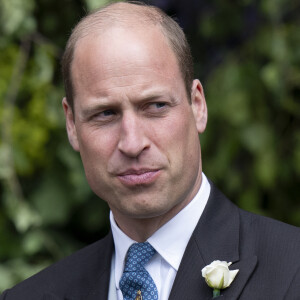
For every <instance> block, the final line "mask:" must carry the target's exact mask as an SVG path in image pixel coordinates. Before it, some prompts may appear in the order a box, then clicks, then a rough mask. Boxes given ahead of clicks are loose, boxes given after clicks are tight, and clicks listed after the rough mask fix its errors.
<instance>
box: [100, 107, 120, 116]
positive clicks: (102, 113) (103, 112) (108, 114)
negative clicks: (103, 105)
mask: <svg viewBox="0 0 300 300" xmlns="http://www.w3.org/2000/svg"><path fill="white" fill-rule="evenodd" d="M115 114H116V113H115V112H114V111H113V110H112V109H107V110H104V111H102V112H100V113H99V116H101V117H102V116H103V117H110V116H112V115H115Z"/></svg>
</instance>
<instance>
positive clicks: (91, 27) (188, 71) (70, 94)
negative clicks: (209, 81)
mask: <svg viewBox="0 0 300 300" xmlns="http://www.w3.org/2000/svg"><path fill="white" fill-rule="evenodd" d="M113 26H119V27H125V28H127V29H128V30H135V28H139V29H141V28H142V27H144V30H145V34H147V28H149V27H150V26H157V27H159V29H160V31H161V32H162V34H163V35H164V37H165V38H166V40H167V43H168V45H169V46H170V48H171V49H172V51H173V52H174V54H175V57H176V59H177V62H178V66H179V69H180V72H181V75H182V78H183V81H184V83H185V87H186V91H187V95H188V97H189V96H190V91H191V86H192V81H193V62H192V56H191V51H190V48H189V45H188V43H187V40H186V38H185V35H184V33H183V31H182V29H181V28H180V26H179V25H178V24H177V23H176V22H175V21H174V20H173V19H172V18H170V17H169V16H167V15H166V14H165V13H164V12H163V11H161V10H160V9H158V8H157V7H153V6H147V5H144V4H141V3H124V2H121V3H120V2H119V3H114V4H110V5H108V6H106V7H104V8H102V9H100V10H97V11H95V12H93V13H91V14H89V15H87V16H86V17H84V18H83V19H82V20H81V21H80V22H79V23H78V24H77V26H76V27H75V28H74V30H73V32H72V34H71V36H70V38H69V40H68V42H67V46H66V49H65V53H64V55H63V58H62V72H63V78H64V85H65V91H66V98H67V101H68V103H69V104H70V106H71V107H72V108H73V99H74V87H73V82H72V62H73V58H74V52H75V48H76V44H77V42H78V41H79V40H81V39H83V38H85V37H87V36H89V37H91V36H93V35H95V36H97V35H99V34H101V33H103V32H105V31H106V30H107V29H109V28H111V27H113ZM153 43H155V41H153ZM120 51H122V50H121V49H120Z"/></svg>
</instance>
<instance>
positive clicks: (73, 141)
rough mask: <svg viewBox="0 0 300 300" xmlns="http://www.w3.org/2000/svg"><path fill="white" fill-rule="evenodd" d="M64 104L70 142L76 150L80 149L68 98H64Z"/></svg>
mask: <svg viewBox="0 0 300 300" xmlns="http://www.w3.org/2000/svg"><path fill="white" fill-rule="evenodd" d="M62 106H63V109H64V113H65V117H66V129H67V133H68V138H69V142H70V144H71V146H72V147H73V149H74V150H75V151H79V143H78V138H77V131H76V127H75V122H74V114H73V110H72V108H71V106H70V105H69V103H68V101H67V99H66V98H63V100H62Z"/></svg>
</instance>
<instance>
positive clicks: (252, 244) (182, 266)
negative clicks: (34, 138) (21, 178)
mask: <svg viewBox="0 0 300 300" xmlns="http://www.w3.org/2000/svg"><path fill="white" fill-rule="evenodd" d="M63 74H64V80H65V87H66V98H65V99H63V108H64V112H65V116H66V127H67V132H68V137H69V141H70V143H71V145H72V147H73V148H74V150H76V151H79V152H80V155H81V158H82V162H83V165H84V169H85V173H86V177H87V179H88V182H89V185H90V186H91V188H92V190H93V191H94V192H95V193H96V194H97V195H98V196H99V197H100V198H102V199H104V200H105V201H106V202H107V203H108V205H109V207H110V209H111V215H110V220H111V228H112V233H110V234H109V235H108V236H107V237H106V238H104V239H103V240H100V241H98V242H96V243H95V244H93V245H90V246H88V247H86V248H84V249H82V250H80V251H78V252H77V253H75V254H73V255H71V256H70V257H67V258H66V259H64V260H62V261H61V262H58V263H57V264H54V265H53V266H50V267H49V268H47V269H45V270H44V271H42V272H40V273H39V274H37V275H35V276H33V277H31V278H30V279H28V280H25V281H24V282H22V283H20V284H19V285H17V286H16V287H14V288H12V289H11V290H8V291H6V292H5V293H4V294H3V295H2V296H1V297H0V299H1V300H4V299H5V300H14V299H22V300H35V299H68V300H78V299H84V300H87V299H88V300H92V299H94V300H96V299H98V300H102V299H103V300H104V299H123V298H124V299H161V300H165V299H178V300H179V299H180V300H183V299H187V300H192V299H210V298H212V288H210V287H209V286H208V285H207V284H206V282H205V280H204V278H203V277H202V275H201V270H202V269H203V268H204V267H205V266H206V265H208V264H210V263H211V262H212V261H214V260H221V261H227V262H232V265H231V267H230V268H231V269H233V270H237V269H238V270H239V272H238V274H237V276H236V278H235V279H234V281H233V282H232V284H231V285H230V287H228V288H226V289H224V290H222V291H221V295H222V297H223V298H222V299H300V254H299V253H300V232H299V229H298V228H295V227H292V226H289V225H286V224H283V223H280V222H277V221H273V220H270V219H267V218H264V217H259V216H256V215H253V214H251V213H248V212H245V211H242V210H240V209H238V208H237V207H236V206H234V205H233V204H232V203H231V202H229V201H228V200H227V199H226V198H225V197H224V196H223V195H222V194H221V193H220V192H219V191H218V190H217V189H216V187H214V185H213V183H211V182H209V181H208V180H207V178H206V177H205V175H204V174H203V173H202V166H201V153H200V143H199V138H198V134H199V133H202V132H204V130H205V127H206V122H207V108H206V102H205V97H204V92H203V89H202V86H201V84H200V82H199V80H192V78H193V76H192V63H191V55H190V50H189V47H188V44H187V42H186V39H185V37H184V34H183V32H182V30H181V29H180V28H179V26H178V25H177V24H176V23H175V22H174V21H173V20H172V19H170V18H169V17H167V16H166V15H165V14H164V13H163V12H161V11H160V10H158V9H156V8H153V7H148V6H144V5H137V4H129V3H118V4H112V5H109V6H107V7H106V8H104V9H102V10H100V11H97V12H95V13H93V14H91V15H89V16H87V17H86V18H84V19H83V20H82V21H81V22H80V23H79V24H78V25H77V26H76V28H75V29H74V31H73V33H72V35H71V37H70V39H69V41H68V44H67V47H66V51H65V54H64V58H63ZM132 253H133V255H132ZM145 257H147V261H146V262H145V263H144V262H143V265H140V262H138V259H139V260H140V261H141V260H144V258H145ZM137 258H138V259H137ZM131 265H134V266H137V267H136V269H135V270H133V269H131V268H132V266H131ZM137 269H138V270H137ZM139 272H141V273H139ZM134 280H135V283H133V281H134ZM140 281H141V283H139V282H140Z"/></svg>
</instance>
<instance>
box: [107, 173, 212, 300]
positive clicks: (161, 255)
mask: <svg viewBox="0 0 300 300" xmlns="http://www.w3.org/2000/svg"><path fill="white" fill-rule="evenodd" d="M209 194H210V184H209V182H208V180H207V178H206V176H205V175H204V174H203V173H202V183H201V187H200V189H199V191H198V193H197V194H196V196H195V197H194V199H193V200H192V201H191V202H190V203H189V204H188V205H187V206H186V207H184V208H183V209H182V210H181V211H180V212H179V213H178V214H177V215H176V216H174V217H173V218H172V219H171V220H169V221H168V222H167V223H166V224H164V225H163V226H162V227H161V228H159V229H158V230H157V231H156V232H155V233H154V234H153V235H152V236H151V237H150V238H149V239H148V240H147V241H148V242H149V243H150V244H151V245H152V247H153V248H154V249H155V250H156V251H157V253H156V254H155V255H154V256H153V258H152V259H151V260H150V261H149V262H148V263H147V264H146V266H145V268H146V270H147V271H148V272H149V274H150V275H151V277H152V278H153V280H154V282H155V284H156V287H157V290H158V298H159V299H160V300H167V299H168V298H169V295H170V292H171V289H172V286H173V283H174V280H175V276H176V274H177V271H178V268H179V265H180V262H181V259H182V256H183V254H184V251H185V248H186V246H187V244H188V241H189V239H190V237H191V235H192V233H193V231H194V229H195V227H196V225H197V223H198V221H199V219H200V217H201V215H202V212H203V210H204V207H205V205H206V203H207V200H208V197H209ZM110 223H111V229H112V234H113V239H114V243H115V253H114V257H113V263H112V270H111V271H112V274H114V276H111V280H113V278H114V280H115V287H116V293H117V299H118V300H123V295H122V292H121V290H120V287H119V281H120V278H121V276H122V274H123V269H124V265H125V258H126V253H127V251H128V249H129V247H130V246H131V245H132V244H133V243H136V241H134V240H132V239H131V238H129V237H128V236H127V235H126V234H125V233H124V232H123V231H121V229H120V228H119V227H118V225H117V224H116V222H115V220H114V217H113V214H112V212H111V213H110ZM110 284H111V286H113V285H112V282H111V283H110Z"/></svg>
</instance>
